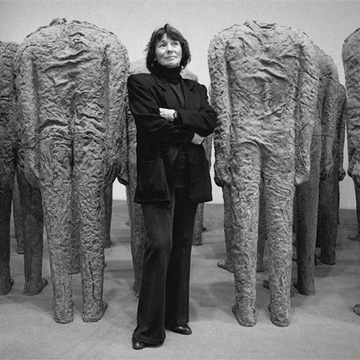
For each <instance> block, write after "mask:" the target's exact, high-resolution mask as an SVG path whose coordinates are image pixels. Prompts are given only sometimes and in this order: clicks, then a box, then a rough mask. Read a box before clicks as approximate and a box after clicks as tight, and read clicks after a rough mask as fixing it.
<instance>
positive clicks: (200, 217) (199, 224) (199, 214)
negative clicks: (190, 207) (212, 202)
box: [192, 203, 204, 246]
mask: <svg viewBox="0 0 360 360" xmlns="http://www.w3.org/2000/svg"><path fill="white" fill-rule="evenodd" d="M203 223H204V203H202V204H199V205H198V208H197V211H196V216H195V225H194V234H193V241H192V243H193V245H196V246H199V245H202V233H203V230H204V226H203Z"/></svg>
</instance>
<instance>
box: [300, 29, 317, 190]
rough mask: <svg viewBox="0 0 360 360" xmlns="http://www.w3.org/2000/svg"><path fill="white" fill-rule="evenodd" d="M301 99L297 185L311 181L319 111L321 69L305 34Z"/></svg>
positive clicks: (301, 61) (301, 55)
mask: <svg viewBox="0 0 360 360" xmlns="http://www.w3.org/2000/svg"><path fill="white" fill-rule="evenodd" d="M299 60H300V72H299V79H298V84H299V97H298V99H297V109H296V118H295V149H296V155H295V156H296V158H295V184H296V185H299V184H302V183H303V182H305V181H307V180H308V179H309V173H310V146H311V137H312V133H313V129H314V124H315V116H316V111H317V95H318V91H317V89H318V83H319V69H318V67H317V62H316V54H315V49H314V47H313V45H312V43H311V41H310V39H309V38H308V37H307V36H306V35H305V34H300V59H299Z"/></svg>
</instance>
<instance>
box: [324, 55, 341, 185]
mask: <svg viewBox="0 0 360 360" xmlns="http://www.w3.org/2000/svg"><path fill="white" fill-rule="evenodd" d="M324 60H325V61H326V68H327V71H326V73H327V75H326V76H327V79H326V80H327V86H326V88H325V98H324V105H323V112H322V118H321V139H322V149H321V162H320V179H321V180H325V179H327V178H328V176H329V174H330V171H331V169H332V168H333V167H334V157H333V147H334V141H335V136H337V135H336V123H337V106H338V101H337V100H338V85H339V76H338V72H337V69H336V65H335V63H334V62H333V60H332V59H331V58H330V57H329V56H328V55H326V54H324Z"/></svg>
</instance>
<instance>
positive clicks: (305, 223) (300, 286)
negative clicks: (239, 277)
mask: <svg viewBox="0 0 360 360" xmlns="http://www.w3.org/2000/svg"><path fill="white" fill-rule="evenodd" d="M314 47H315V51H316V58H315V59H314V61H315V63H316V64H317V66H318V68H319V84H318V86H317V87H318V99H317V116H316V118H315V126H314V131H313V135H312V140H311V163H310V177H309V181H307V182H305V183H303V184H301V185H299V186H297V188H296V195H295V196H296V209H295V216H296V222H295V223H296V229H295V233H296V254H297V259H296V261H297V282H296V284H295V287H296V288H297V290H298V291H299V292H300V294H303V295H314V294H315V292H316V291H315V280H314V276H315V249H316V232H317V219H318V201H319V181H320V180H325V179H328V178H329V176H330V172H331V169H332V168H333V167H334V158H333V144H334V139H335V133H336V121H337V118H336V117H337V97H338V89H339V88H338V85H339V77H338V72H337V68H336V65H335V63H334V61H333V60H332V58H331V57H330V56H328V55H327V54H325V53H324V51H323V50H321V49H320V48H319V47H318V46H316V45H314Z"/></svg>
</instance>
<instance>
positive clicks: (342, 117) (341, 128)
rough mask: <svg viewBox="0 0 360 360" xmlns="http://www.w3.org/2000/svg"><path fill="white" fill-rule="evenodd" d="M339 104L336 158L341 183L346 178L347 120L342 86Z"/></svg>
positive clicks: (345, 100) (342, 87)
mask: <svg viewBox="0 0 360 360" xmlns="http://www.w3.org/2000/svg"><path fill="white" fill-rule="evenodd" d="M340 93H341V95H340V96H341V103H340V107H341V110H340V119H339V122H340V124H339V146H338V157H339V181H342V180H343V179H344V177H345V176H346V171H345V169H344V144H345V132H346V126H345V125H346V120H347V99H346V91H345V88H344V86H343V85H341V91H340Z"/></svg>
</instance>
